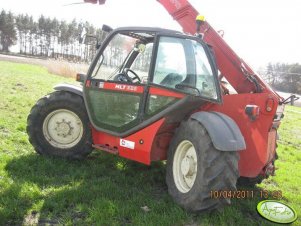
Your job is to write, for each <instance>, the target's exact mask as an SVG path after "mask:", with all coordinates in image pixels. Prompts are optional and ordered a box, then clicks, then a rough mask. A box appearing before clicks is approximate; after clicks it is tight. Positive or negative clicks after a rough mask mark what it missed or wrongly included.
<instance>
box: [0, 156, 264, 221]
mask: <svg viewBox="0 0 301 226" xmlns="http://www.w3.org/2000/svg"><path fill="white" fill-rule="evenodd" d="M5 169H6V171H7V173H8V175H9V177H10V178H11V179H12V180H13V184H11V186H9V187H8V188H7V189H6V190H5V191H4V193H3V194H2V197H5V198H4V199H2V202H4V204H5V206H6V208H5V209H0V216H2V219H3V222H4V223H7V224H22V223H23V224H24V219H25V220H28V219H29V221H30V220H31V221H32V222H34V223H36V224H40V225H43V224H50V225H55V224H95V223H97V224H98V225H141V224H142V225H189V224H202V225H212V224H213V225H241V224H246V225H269V223H268V222H267V221H265V220H263V219H262V218H260V217H259V215H258V214H257V212H256V205H257V203H258V202H259V201H260V200H261V198H260V197H259V195H258V194H260V189H258V188H244V187H240V188H239V189H240V190H250V189H251V190H253V191H254V194H256V195H254V197H253V198H249V199H236V200H233V202H232V203H233V204H232V205H231V206H230V207H228V208H225V209H224V210H222V211H220V212H216V211H215V212H212V213H205V214H190V213H187V212H185V211H184V210H182V209H181V208H180V207H179V206H177V205H176V204H175V203H174V202H173V201H172V199H171V198H170V197H169V195H168V192H167V187H166V184H165V165H164V164H163V163H160V162H158V163H154V164H152V166H145V165H142V164H139V163H135V162H132V161H128V160H125V159H122V158H119V157H118V156H112V155H109V154H106V153H99V152H95V153H93V154H92V155H91V156H90V157H89V158H87V159H86V160H83V161H68V160H63V159H57V158H46V157H43V156H39V155H35V154H32V155H26V156H21V157H19V158H16V159H13V160H11V161H10V162H9V163H8V164H7V166H6V168H5ZM143 206H147V207H148V208H149V209H150V211H149V212H148V211H144V210H142V209H141V207H143ZM0 223H1V220H0ZM27 223H28V222H27Z"/></svg>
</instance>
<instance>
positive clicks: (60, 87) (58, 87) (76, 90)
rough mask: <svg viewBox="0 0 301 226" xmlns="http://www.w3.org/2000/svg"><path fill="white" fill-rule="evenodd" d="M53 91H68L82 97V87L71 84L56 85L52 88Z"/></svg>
mask: <svg viewBox="0 0 301 226" xmlns="http://www.w3.org/2000/svg"><path fill="white" fill-rule="evenodd" d="M53 89H54V90H57V91H68V92H70V93H74V94H77V95H79V96H83V87H82V86H76V85H71V84H65V83H62V84H58V85H56V86H55V87H53Z"/></svg>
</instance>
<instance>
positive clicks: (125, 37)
mask: <svg viewBox="0 0 301 226" xmlns="http://www.w3.org/2000/svg"><path fill="white" fill-rule="evenodd" d="M139 37H140V36H138V35H136V36H135V35H134V34H133V32H129V31H124V32H117V33H116V34H111V37H109V40H108V41H107V43H106V44H104V46H103V47H102V49H100V50H99V53H98V55H97V56H96V58H95V59H94V61H93V63H92V65H91V67H90V70H89V72H88V78H87V80H86V82H85V86H84V89H83V93H84V99H85V104H86V108H87V111H88V115H89V118H90V121H91V123H92V125H93V127H94V128H95V129H96V130H98V131H103V132H107V133H109V134H112V135H116V136H123V135H124V134H126V133H127V131H129V130H131V129H132V128H134V127H135V126H137V125H138V124H139V123H140V122H141V121H142V120H143V97H144V93H145V90H146V82H147V77H148V68H147V64H146V65H145V64H142V62H141V60H140V61H139V57H138V56H140V55H141V56H143V54H142V53H140V52H142V50H140V49H139V48H138V47H141V43H142V41H141V40H140V39H139ZM140 38H141V37H140ZM147 43H148V44H150V45H147V46H148V49H146V50H145V49H144V48H143V52H144V53H145V54H148V55H151V53H152V51H151V50H152V43H151V42H147ZM141 49H142V48H141ZM140 58H141V57H140ZM149 58H150V57H149ZM144 61H146V60H144ZM134 65H136V66H135V70H134V69H133V68H134ZM148 65H149V63H148ZM131 67H133V68H131ZM129 69H131V70H129Z"/></svg>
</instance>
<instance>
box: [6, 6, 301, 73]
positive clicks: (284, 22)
mask: <svg viewBox="0 0 301 226" xmlns="http://www.w3.org/2000/svg"><path fill="white" fill-rule="evenodd" d="M81 1H83V0H48V1H46V0H0V9H5V10H11V11H12V12H13V13H15V14H17V13H24V14H25V13H27V14H29V15H32V16H34V17H35V18H38V17H39V15H41V14H43V15H45V16H49V17H56V18H58V19H64V20H67V21H71V20H72V19H73V18H76V19H77V21H86V20H87V21H89V22H91V23H93V24H94V25H95V26H97V27H101V26H102V24H107V25H110V26H111V27H113V28H117V27H122V26H155V27H162V28H168V29H175V30H180V31H181V27H180V26H179V25H178V24H177V22H176V21H174V20H173V19H172V18H171V16H170V15H169V14H168V13H167V12H166V11H165V9H164V8H163V6H161V5H160V4H159V3H158V2H157V0H107V1H106V4H105V5H93V4H74V5H68V4H70V3H78V2H81ZM175 1H176V0H175ZM190 3H191V4H192V5H193V6H194V7H195V8H196V9H197V11H198V12H199V13H200V14H201V15H204V16H205V18H206V20H207V21H208V22H209V23H210V24H211V25H212V26H213V28H214V29H215V30H223V31H224V33H225V34H224V39H225V40H226V42H227V43H228V44H229V45H230V46H231V47H232V48H233V50H234V51H235V52H236V53H237V54H238V55H239V56H240V57H241V58H243V59H244V60H245V61H246V62H247V63H248V64H250V65H251V66H252V67H253V68H254V69H255V70H257V69H258V68H260V67H265V66H266V65H267V63H268V62H273V63H275V62H284V63H299V64H301V25H300V23H301V1H300V0H286V1H284V0H244V1H239V0H226V1H225V0H190ZM66 5H67V6H66Z"/></svg>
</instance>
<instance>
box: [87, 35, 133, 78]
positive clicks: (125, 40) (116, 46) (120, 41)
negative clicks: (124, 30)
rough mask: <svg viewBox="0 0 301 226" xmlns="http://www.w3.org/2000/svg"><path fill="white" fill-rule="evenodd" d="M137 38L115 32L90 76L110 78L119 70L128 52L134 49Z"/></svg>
mask: <svg viewBox="0 0 301 226" xmlns="http://www.w3.org/2000/svg"><path fill="white" fill-rule="evenodd" d="M137 40H138V39H135V38H132V37H130V36H126V35H123V34H117V35H115V36H114V37H113V39H112V40H111V41H110V43H109V45H108V46H107V47H106V48H105V50H104V52H103V53H102V55H101V56H100V57H99V59H98V61H97V64H96V67H95V68H94V70H93V72H92V77H93V78H96V79H103V80H111V79H112V77H113V76H114V75H115V74H116V73H118V72H119V71H120V69H121V68H122V66H123V63H124V62H125V60H126V58H127V57H128V56H129V53H130V52H131V51H132V49H134V46H135V43H136V42H137Z"/></svg>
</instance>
